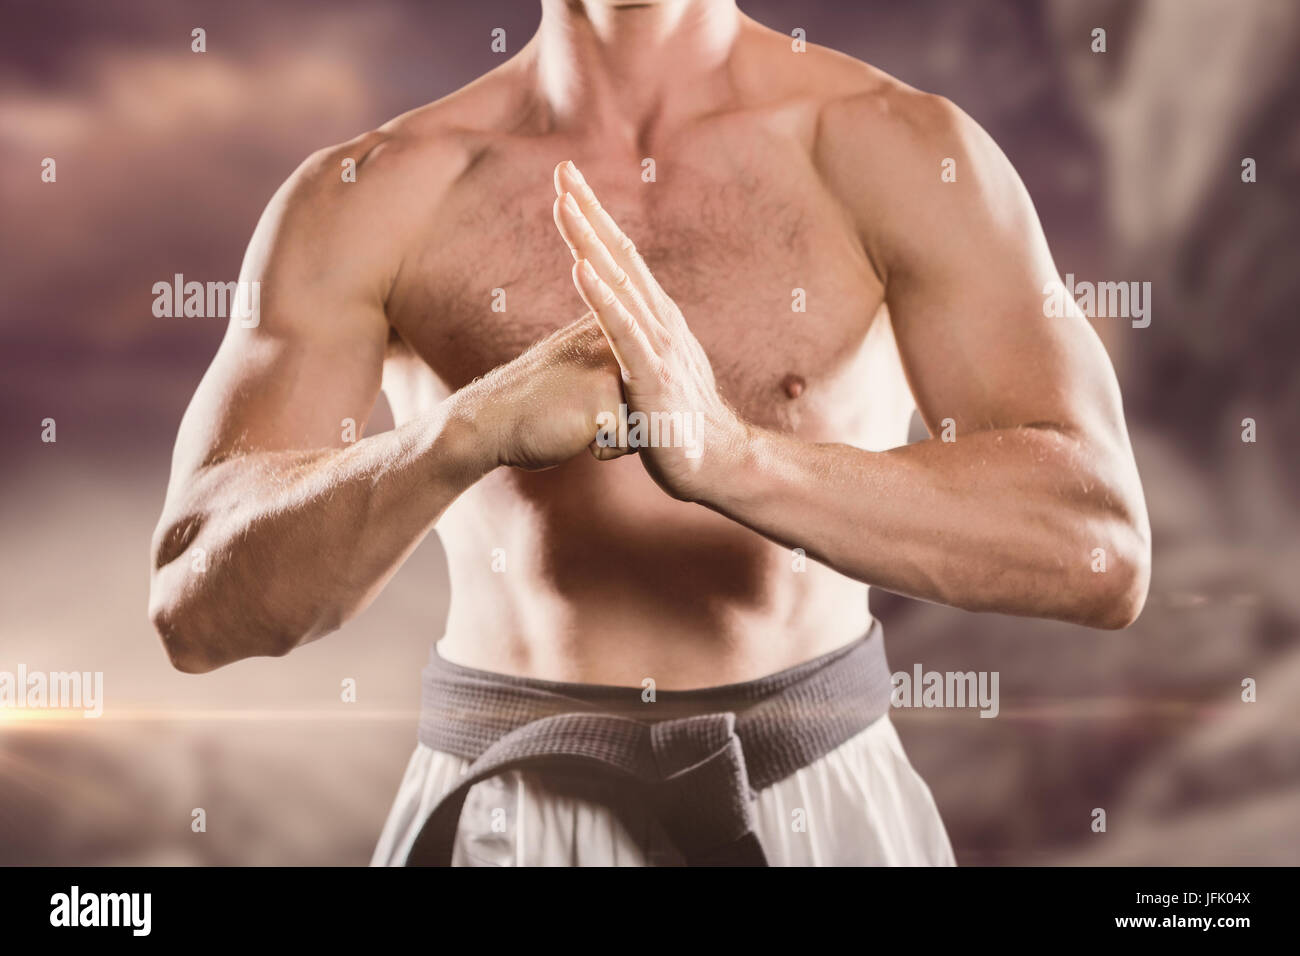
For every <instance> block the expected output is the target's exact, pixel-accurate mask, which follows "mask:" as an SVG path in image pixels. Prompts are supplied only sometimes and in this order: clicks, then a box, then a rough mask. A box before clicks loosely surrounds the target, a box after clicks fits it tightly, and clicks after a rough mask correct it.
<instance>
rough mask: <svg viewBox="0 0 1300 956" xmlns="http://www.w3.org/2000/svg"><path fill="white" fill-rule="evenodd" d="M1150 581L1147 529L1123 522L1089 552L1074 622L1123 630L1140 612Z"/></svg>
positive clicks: (1149, 545)
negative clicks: (1103, 545)
mask: <svg viewBox="0 0 1300 956" xmlns="http://www.w3.org/2000/svg"><path fill="white" fill-rule="evenodd" d="M1150 585H1151V538H1150V532H1149V531H1147V530H1146V528H1145V524H1143V525H1142V526H1137V525H1134V524H1129V523H1127V522H1126V523H1123V524H1121V525H1120V526H1119V527H1118V528H1117V529H1116V531H1115V532H1114V533H1113V534H1112V535H1110V547H1108V548H1093V549H1092V550H1091V552H1090V562H1089V566H1088V580H1087V582H1086V584H1085V585H1084V586H1083V587H1082V588H1081V591H1082V594H1081V596H1082V598H1083V601H1082V604H1083V606H1082V607H1081V608H1080V610H1081V614H1080V615H1079V621H1078V623H1080V624H1084V625H1086V626H1088V627H1095V628H1098V629H1100V630H1106V631H1121V630H1123V629H1124V628H1126V627H1128V626H1129V625H1131V624H1133V623H1134V622H1135V621H1136V620H1137V619H1138V617H1139V616H1140V615H1141V614H1142V609H1143V607H1144V606H1145V605H1146V600H1147V592H1148V590H1149V589H1150Z"/></svg>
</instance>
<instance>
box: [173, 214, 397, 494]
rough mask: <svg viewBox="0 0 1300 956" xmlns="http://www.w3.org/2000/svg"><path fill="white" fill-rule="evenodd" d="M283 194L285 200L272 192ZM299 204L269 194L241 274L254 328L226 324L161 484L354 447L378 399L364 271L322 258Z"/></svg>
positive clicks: (371, 298) (382, 329) (376, 304)
mask: <svg viewBox="0 0 1300 956" xmlns="http://www.w3.org/2000/svg"><path fill="white" fill-rule="evenodd" d="M282 192H284V191H283V190H282ZM303 201H304V200H303V199H302V198H301V197H299V198H297V199H295V198H294V197H292V196H289V195H281V194H277V196H276V198H275V199H273V200H272V202H271V204H270V205H269V206H268V207H267V211H266V213H264V214H263V217H262V220H261V222H259V224H258V227H257V230H256V231H255V233H254V236H253V239H252V241H251V242H250V244H249V250H248V253H247V255H246V256H245V260H244V266H243V269H242V270H241V275H240V278H241V282H245V283H249V284H250V285H249V288H254V287H253V286H252V285H251V284H252V283H257V286H256V287H255V288H256V290H257V291H256V296H257V300H256V301H257V302H258V304H259V310H258V315H257V319H256V324H255V325H254V324H252V322H250V321H249V320H247V319H246V318H232V319H231V321H230V324H229V326H228V328H227V330H226V334H225V337H224V339H223V340H222V342H221V345H220V347H219V349H218V350H217V354H216V356H215V357H214V359H213V361H212V364H211V366H210V367H209V368H208V370H207V372H206V374H205V375H204V376H203V380H202V381H201V383H200V384H199V387H198V389H197V391H196V392H195V394H194V397H193V399H192V400H191V402H190V405H189V408H188V409H187V410H186V413H185V416H184V419H183V420H182V423H181V428H180V432H179V435H178V437H177V442H176V450H175V454H174V456H173V462H172V484H173V486H176V485H178V484H183V483H184V482H186V481H187V480H188V479H189V478H190V477H192V476H193V475H194V474H196V473H197V472H198V471H200V470H201V469H202V468H203V467H204V466H205V465H208V464H211V463H213V462H216V461H220V460H222V459H225V458H228V457H231V456H234V455H238V454H243V453H248V452H255V451H285V450H308V449H313V450H314V449H322V448H337V447H341V446H342V445H343V444H345V441H346V439H347V438H348V437H350V436H349V435H348V434H347V432H346V429H347V422H348V420H350V421H351V422H353V423H354V424H355V434H356V436H358V437H359V435H360V434H361V431H362V428H363V427H364V424H365V421H366V419H367V418H368V417H369V415H370V411H371V409H372V407H373V405H374V402H375V399H376V397H377V396H378V393H379V386H380V380H381V376H382V370H383V359H384V349H385V346H386V343H387V331H388V326H387V320H386V318H385V315H384V310H383V304H382V301H381V298H380V296H379V295H377V294H376V292H375V287H374V284H373V283H372V282H371V281H369V280H368V278H367V275H366V273H365V270H364V269H363V268H362V267H360V266H358V265H356V264H355V262H354V261H352V260H349V258H348V257H347V256H346V255H344V254H341V251H340V252H336V251H335V250H333V249H331V248H330V247H331V246H332V245H333V244H334V242H333V240H332V239H331V238H330V232H331V230H329V229H325V230H323V231H322V230H321V229H320V226H321V223H319V222H318V221H313V220H314V219H315V216H314V215H313V211H312V210H311V209H306V210H303V209H292V208H290V209H286V208H285V207H286V206H292V205H293V204H294V203H295V202H296V203H298V204H301V203H302V202H303Z"/></svg>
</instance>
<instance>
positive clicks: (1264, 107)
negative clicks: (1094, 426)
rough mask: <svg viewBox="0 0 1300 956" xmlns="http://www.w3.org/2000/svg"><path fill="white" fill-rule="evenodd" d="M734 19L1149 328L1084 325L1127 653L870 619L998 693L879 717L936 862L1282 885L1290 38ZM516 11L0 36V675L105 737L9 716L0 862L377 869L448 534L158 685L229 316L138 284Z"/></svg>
mask: <svg viewBox="0 0 1300 956" xmlns="http://www.w3.org/2000/svg"><path fill="white" fill-rule="evenodd" d="M741 7H742V9H743V10H744V11H745V12H747V13H749V14H750V15H751V16H754V17H755V18H756V19H758V20H759V21H760V22H763V23H765V24H767V25H769V26H771V27H772V28H774V29H776V30H779V31H781V32H785V33H789V32H790V31H791V30H792V29H794V28H795V27H802V28H803V29H805V30H806V31H807V35H808V39H809V41H810V42H814V43H821V44H824V45H827V46H831V47H834V48H836V49H838V50H841V51H843V52H845V53H848V54H851V55H853V56H855V57H858V58H860V59H863V60H865V61H867V62H870V63H873V64H875V65H877V66H879V67H881V68H883V69H884V70H886V71H888V72H890V73H893V74H894V75H896V76H898V77H900V78H901V79H903V80H904V81H906V82H908V83H910V84H912V85H914V86H918V87H921V88H923V89H927V90H930V91H933V92H937V93H942V94H944V95H946V96H948V97H950V98H951V99H953V100H954V101H955V102H957V103H958V104H959V105H960V106H962V107H963V108H964V109H965V110H966V111H967V112H969V113H970V114H971V115H972V116H974V118H975V119H976V120H978V121H979V122H980V123H982V124H983V125H984V126H985V127H986V128H987V129H988V130H989V131H990V132H991V133H992V135H993V136H994V138H995V139H996V140H997V141H998V142H999V143H1000V144H1001V146H1002V147H1003V149H1004V150H1005V151H1006V153H1007V154H1008V155H1009V156H1010V158H1011V160H1012V161H1013V163H1014V164H1015V165H1016V167H1017V168H1018V169H1019V171H1020V173H1021V175H1022V176H1023V177H1024V179H1025V181H1026V183H1027V185H1028V187H1029V190H1030V192H1031V194H1032V195H1033V197H1034V199H1035V202H1036V203H1037V206H1038V209H1039V212H1040V215H1041V217H1042V220H1043V224H1044V226H1045V229H1046V232H1047V235H1048V238H1049V240H1050V242H1051V245H1052V249H1053V253H1054V254H1055V257H1056V261H1057V265H1058V267H1059V268H1060V271H1061V272H1062V273H1063V274H1064V273H1067V272H1071V273H1074V274H1075V275H1076V276H1077V277H1078V278H1079V279H1081V280H1084V279H1086V280H1093V281H1096V280H1115V281H1149V282H1151V283H1152V285H1153V315H1152V322H1151V325H1150V327H1149V328H1145V329H1134V328H1132V327H1131V326H1130V324H1129V323H1128V321H1126V320H1121V319H1098V320H1096V323H1095V324H1096V326H1097V328H1098V331H1099V332H1100V333H1101V335H1102V336H1103V339H1104V341H1105V342H1106V345H1107V347H1108V349H1109V350H1110V353H1111V356H1112V358H1113V360H1114V362H1115V364H1116V367H1117V368H1118V370H1119V374H1120V378H1121V382H1122V385H1123V389H1124V396H1125V402H1126V409H1127V412H1128V416H1129V423H1130V427H1131V430H1132V436H1133V441H1134V445H1135V448H1136V453H1137V458H1138V464H1139V466H1140V468H1141V471H1142V476H1143V480H1144V484H1145V487H1146V491H1147V497H1148V503H1149V506H1150V509H1151V516H1152V522H1153V531H1154V537H1155V570H1154V580H1153V584H1152V589H1151V596H1150V600H1149V602H1148V604H1147V608H1146V611H1145V613H1144V614H1143V616H1142V618H1141V619H1140V620H1139V621H1138V623H1137V624H1136V625H1134V626H1133V627H1132V628H1130V629H1129V630H1127V631H1123V632H1119V633H1109V632H1095V631H1089V630H1085V629H1081V628H1076V627H1072V626H1068V625H1064V624H1054V623H1045V622H1041V621H1029V620H1021V619H1014V618H1006V617H998V616H992V615H987V616H986V615H971V614H965V613H962V612H959V611H954V610H950V609H946V608H941V607H936V606H930V605H926V604H921V603H918V602H912V601H908V600H905V599H901V598H896V597H894V596H891V595H885V594H876V595H874V596H873V609H874V610H875V611H876V613H877V614H878V615H879V616H880V617H881V618H882V620H883V621H884V624H885V629H886V632H887V634H888V635H889V640H890V643H889V652H890V663H891V665H892V666H893V668H894V669H895V670H910V669H911V666H912V664H913V663H914V662H920V663H922V664H923V666H924V667H925V668H926V669H927V670H929V669H934V670H972V669H973V670H996V671H998V672H1000V675H1001V686H1000V691H1001V714H1000V716H999V717H998V718H997V719H995V720H982V719H979V718H978V716H977V715H976V713H975V711H972V710H965V711H918V710H896V711H895V713H894V720H895V722H896V724H897V726H898V728H899V732H900V734H901V736H902V738H903V741H904V744H905V746H906V747H907V749H908V751H909V753H910V755H911V758H912V760H913V762H914V763H915V765H916V767H917V769H918V770H919V771H920V772H921V774H922V775H923V776H924V777H925V779H926V780H927V781H928V782H929V784H930V786H931V788H932V789H933V791H934V794H935V798H936V800H937V801H938V804H939V808H940V810H941V812H942V814H943V816H944V819H945V820H946V822H947V825H948V828H949V833H950V835H951V837H952V841H953V844H954V847H955V849H956V853H957V858H958V861H959V862H961V863H963V864H1062V863H1071V864H1075V863H1077V864H1111V863H1132V864H1281V863H1289V864H1294V863H1296V862H1297V858H1298V857H1300V642H1298V641H1297V623H1298V622H1300V580H1297V578H1298V576H1300V535H1298V534H1297V531H1298V530H1300V520H1298V515H1297V508H1296V488H1297V487H1298V486H1300V484H1298V483H1297V471H1298V470H1300V469H1298V468H1297V465H1298V464H1300V461H1298V459H1300V455H1298V454H1297V451H1296V444H1295V442H1296V436H1297V435H1298V434H1300V431H1298V430H1297V425H1298V424H1300V375H1297V374H1296V372H1295V368H1296V362H1297V348H1296V346H1297V343H1298V342H1300V326H1297V319H1298V318H1300V316H1298V315H1297V305H1296V303H1297V301H1300V298H1298V296H1300V262H1298V261H1297V253H1298V252H1300V218H1298V217H1297V212H1298V211H1300V208H1298V205H1297V203H1296V197H1297V187H1298V186H1300V122H1297V120H1300V66H1298V64H1300V3H1296V2H1294V0H1041V2H1039V0H1020V2H1016V0H909V2H907V3H898V2H896V0H868V2H859V3H855V4H844V3H837V2H834V0H804V2H801V3H800V4H797V5H795V4H783V3H779V2H776V0H764V2H742V3H741ZM538 16H539V13H538V10H537V8H536V7H535V6H534V5H533V4H530V3H520V2H508V0H479V2H476V3H474V4H458V3H457V4H453V3H435V2H427V0H370V2H367V3H365V4H356V3H345V2H342V0H273V2H272V0H223V2H221V3H215V2H213V3H200V2H193V0H184V2H180V0H131V2H118V3H113V4H104V3H99V2H94V0H79V2H68V0H46V2H41V3H22V2H12V3H8V4H6V15H5V29H4V31H3V32H2V33H0V170H2V171H3V174H2V175H0V243H2V246H0V290H2V292H0V295H2V298H0V317H2V318H0V395H2V401H0V415H3V420H2V421H0V439H2V441H0V448H3V457H2V459H0V460H2V461H3V465H2V467H0V541H2V542H3V543H2V545H0V671H16V670H17V668H18V665H19V664H20V663H21V664H25V665H26V666H27V667H28V668H29V669H31V670H43V671H59V670H77V671H103V672H104V685H105V686H104V694H105V698H106V701H107V703H106V708H105V714H104V716H103V717H102V718H100V719H99V720H85V719H82V718H81V717H80V715H79V714H74V715H71V716H70V715H68V714H66V713H57V712H50V711H45V712H40V711H15V710H0V864H18V863H24V864H26V863H40V864H101V863H125V864H133V863H163V864H169V863H175V864H199V863H206V864H362V863H365V862H367V861H368V859H369V856H370V852H371V850H372V848H373V845H374V841H375V839H376V837H377V836H378V833H379V829H380V826H381V825H382V823H383V820H384V817H385V815H386V813H387V811H388V808H389V804H390V801H391V800H392V798H393V796H394V794H395V792H396V788H397V784H398V781H399V779H400V777H401V774H402V771H403V769H404V766H405V763H406V760H407V758H408V756H409V754H410V751H411V748H412V747H413V746H414V742H415V716H416V708H417V706H418V693H419V686H418V672H419V669H420V668H421V667H422V666H423V663H424V659H425V656H426V654H427V652H428V648H429V646H430V644H431V643H432V641H434V640H435V639H436V638H437V637H438V636H439V635H440V630H441V625H442V619H443V615H444V612H445V608H446V580H445V566H444V562H443V556H442V552H441V549H440V548H439V546H438V543H437V541H436V539H433V538H430V539H429V540H428V541H427V542H426V543H425V544H424V545H423V546H422V547H421V548H420V549H419V551H418V552H417V553H416V554H415V555H414V557H413V558H412V559H411V560H410V561H409V562H408V564H407V565H406V566H405V567H404V568H403V569H402V571H401V572H400V573H399V574H398V576H397V578H396V579H395V580H394V581H393V583H392V584H391V585H390V586H389V587H388V589H387V590H386V591H385V592H384V594H383V595H382V596H381V597H380V598H379V600H378V601H377V603H376V604H375V605H374V606H373V607H372V608H371V609H370V610H368V611H367V612H366V613H365V614H363V615H362V616H361V617H360V618H358V619H357V620H356V621H354V622H352V623H351V624H350V625H348V626H347V627H346V628H344V629H343V630H342V631H341V632H339V633H337V634H334V635H332V636H330V637H329V638H327V639H325V640H323V641H320V642H318V643H316V644H313V645H310V646H308V647H306V648H303V649H301V650H299V651H297V652H295V653H294V654H292V655H290V656H289V657H287V658H284V659H265V660H252V661H245V662H242V663H239V664H236V665H233V666H231V667H228V668H226V669H223V670H221V671H218V672H216V673H213V674H210V675H205V676H202V677H194V676H187V675H183V674H179V673H175V672H173V671H172V670H171V669H170V667H169V665H168V663H167V660H166V658H165V656H164V654H163V652H162V649H161V647H160V645H159V643H158V640H157V638H156V637H155V636H154V634H153V632H152V630H151V628H150V626H149V623H148V621H147V619H146V615H145V608H146V595H147V583H148V548H149V539H150V534H151V532H152V529H153V525H154V522H155V521H156V519H157V514H158V510H159V508H160V506H161V502H162V498H163V492H164V488H165V483H166V478H167V471H168V464H169V455H170V447H171V442H172V440H173V438H174V436H175V431H176V427H177V425H178V423H179V420H180V416H181V413H182V411H183V410H184V407H185V404H186V402H187V400H188V398H189V396H190V394H191V392H192V391H193V389H194V387H195V385H196V384H197V382H198V379H199V377H200V375H201V374H202V371H203V369H204V368H205V366H206V364H207V362H208V360H209V358H210V357H211V355H212V353H213V351H214V349H215V347H216V345H217V342H218V341H219V339H220V337H221V335H222V331H223V325H224V322H223V320H220V319H158V318H154V317H153V315H152V312H151V306H152V302H153V293H152V286H153V283H155V282H157V281H160V280H169V278H170V277H171V276H172V275H173V273H177V272H180V273H183V274H184V275H185V276H186V277H187V278H190V277H193V278H200V279H202V280H204V281H206V280H230V279H234V278H235V277H236V275H237V273H238V269H239V263H240V259H241V257H242V255H243V249H244V245H245V243H246V242H247V240H248V237H249V235H250V233H251V230H252V228H253V225H254V223H255V221H256V219H257V216H258V214H259V212H260V211H261V208H262V206H263V205H264V204H265V202H266V200H267V199H268V198H269V197H270V195H271V193H272V192H273V191H274V189H275V188H276V187H277V186H278V185H279V183H280V182H281V181H283V179H284V178H285V177H286V176H287V175H288V174H289V173H290V172H291V171H292V170H293V168H294V167H295V166H296V165H297V164H298V162H299V161H300V160H301V159H302V158H303V157H305V156H306V155H307V154H308V153H310V152H312V151H313V150H315V149H317V148H318V147H320V146H324V145H327V144H331V143H335V142H339V141H342V140H345V139H349V138H351V137H353V136H354V135H356V134H357V133H359V132H361V131H364V130H366V129H370V128H373V127H375V126H377V125H379V124H380V123H382V122H384V121H385V120H387V119H389V118H390V117H392V116H394V115H396V114H398V113H401V112H404V111H406V110H408V109H411V108H413V107H416V106H419V105H421V104H423V103H425V102H428V101H429V100H432V99H436V98H438V97H440V96H443V95H445V94H447V93H449V92H451V91H452V90H454V89H456V88H457V87H459V86H461V85H463V84H465V83H467V82H469V81H470V80H472V79H473V78H475V77H476V76H478V75H480V74H481V73H483V72H485V71H486V70H488V69H490V68H491V67H493V66H495V65H496V64H497V63H499V62H500V55H499V54H494V53H492V52H491V50H490V48H489V43H490V39H491V38H490V32H491V30H492V29H493V28H495V27H503V28H504V29H505V30H506V32H507V41H508V45H509V50H510V52H513V51H515V50H517V49H518V48H519V47H520V46H521V45H522V44H523V42H524V41H525V40H526V39H527V37H528V36H530V35H531V33H532V31H533V28H534V27H535V26H536V22H537V19H538ZM195 27H203V28H204V29H205V30H206V31H207V52H206V53H204V54H202V55H197V54H195V53H192V52H191V50H190V44H191V37H190V31H191V30H192V29H193V28H195ZM1098 27H1100V28H1103V29H1105V30H1106V31H1107V46H1108V49H1107V52H1106V53H1105V54H1096V53H1093V52H1092V51H1091V43H1092V36H1091V34H1092V31H1093V30H1094V29H1095V28H1098ZM47 156H50V157H54V158H55V159H56V160H57V163H58V166H57V170H58V180H57V183H55V184H48V183H42V182H41V180H40V164H41V161H42V159H43V158H44V157H47ZM1247 157H1249V158H1252V159H1254V160H1255V161H1256V163H1257V166H1258V182H1255V183H1252V184H1246V183H1243V182H1242V179H1241V163H1242V160H1243V159H1244V158H1247ZM1246 417H1249V418H1253V419H1254V420H1255V421H1256V423H1257V429H1258V441H1257V442H1256V443H1254V444H1247V443H1243V442H1242V440H1241V432H1242V424H1241V422H1242V419H1243V418H1246ZM45 418H54V419H55V420H56V421H57V428H58V431H57V436H58V441H57V442H56V443H53V444H48V443H43V442H42V441H41V421H42V420H43V419H45ZM385 418H386V413H385V412H384V410H383V409H382V408H381V409H380V410H379V411H378V413H377V415H376V420H375V422H373V423H372V430H373V429H374V428H376V427H383V421H384V419H385ZM1287 435H1290V436H1292V437H1291V438H1287V437H1286V436H1287ZM349 677H350V678H353V679H355V680H356V682H357V688H358V701H357V702H356V703H355V704H344V703H342V702H341V700H340V682H341V681H342V680H343V679H344V678H349ZM1247 677H1249V678H1253V679H1254V680H1255V681H1256V682H1257V684H1258V702H1257V703H1249V704H1248V703H1243V702H1242V700H1241V682H1242V680H1243V679H1245V678H1247ZM197 807H202V808H203V809H204V810H205V811H206V813H207V832H206V833H200V834H195V833H193V832H191V827H190V822H191V811H192V810H193V809H194V808H197ZM1095 807H1102V808H1105V809H1106V811H1107V816H1108V820H1107V832H1105V833H1094V832H1092V831H1091V829H1090V823H1091V820H1092V817H1091V812H1092V810H1093V808H1095Z"/></svg>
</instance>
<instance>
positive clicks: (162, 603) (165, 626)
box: [149, 588, 223, 674]
mask: <svg viewBox="0 0 1300 956" xmlns="http://www.w3.org/2000/svg"><path fill="white" fill-rule="evenodd" d="M149 621H150V623H152V624H153V629H154V631H155V632H156V633H157V635H158V637H159V638H160V639H161V640H162V645H163V650H164V651H165V652H166V653H167V659H168V660H169V661H170V662H171V665H172V667H174V668H176V670H178V671H180V672H181V673H183V674H205V673H207V672H208V671H212V670H216V669H217V668H218V667H220V666H221V664H222V663H223V662H222V661H220V660H218V659H216V658H214V656H213V653H212V645H211V642H210V641H208V640H205V639H204V638H203V637H201V636H200V634H199V628H197V627H196V626H195V624H194V622H193V620H192V615H186V614H184V613H182V612H181V610H180V607H179V606H178V603H177V602H175V601H167V600H160V599H159V598H158V595H157V589H156V588H155V589H154V593H152V594H151V595H150V599H149Z"/></svg>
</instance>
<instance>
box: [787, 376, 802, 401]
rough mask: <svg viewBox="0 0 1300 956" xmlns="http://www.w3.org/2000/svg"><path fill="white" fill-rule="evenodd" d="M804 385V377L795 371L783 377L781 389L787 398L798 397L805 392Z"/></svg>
mask: <svg viewBox="0 0 1300 956" xmlns="http://www.w3.org/2000/svg"><path fill="white" fill-rule="evenodd" d="M803 387H804V380H803V377H802V376H799V375H796V374H794V372H791V373H790V374H789V375H787V376H786V377H785V378H783V379H781V390H782V391H784V392H785V394H786V397H787V398H798V397H799V396H800V395H802V394H803Z"/></svg>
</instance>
